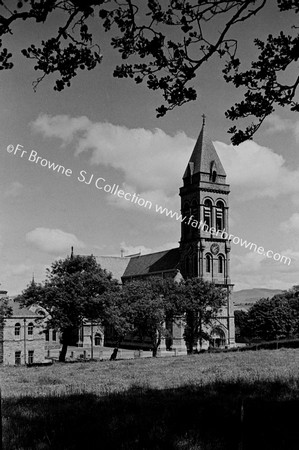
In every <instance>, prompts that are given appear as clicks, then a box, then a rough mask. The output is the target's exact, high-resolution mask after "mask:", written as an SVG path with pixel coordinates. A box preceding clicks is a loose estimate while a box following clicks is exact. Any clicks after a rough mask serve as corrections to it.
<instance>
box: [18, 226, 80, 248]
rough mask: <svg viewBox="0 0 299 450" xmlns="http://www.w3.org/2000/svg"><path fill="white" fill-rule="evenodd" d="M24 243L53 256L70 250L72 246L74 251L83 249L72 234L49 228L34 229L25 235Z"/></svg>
mask: <svg viewBox="0 0 299 450" xmlns="http://www.w3.org/2000/svg"><path fill="white" fill-rule="evenodd" d="M26 241H27V242H29V243H30V244H33V245H34V246H35V247H37V248H38V249H39V250H42V251H44V252H47V253H55V254H59V253H60V252H65V251H67V250H70V247H72V246H73V247H75V249H82V248H84V247H85V245H84V243H83V242H81V241H79V240H78V239H77V237H76V236H75V235H74V234H71V233H66V232H65V231H62V230H58V229H49V228H35V229H34V230H32V231H30V232H29V233H27V234H26Z"/></svg>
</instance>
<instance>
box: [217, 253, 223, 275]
mask: <svg viewBox="0 0 299 450" xmlns="http://www.w3.org/2000/svg"><path fill="white" fill-rule="evenodd" d="M223 271H224V258H223V256H222V255H219V256H218V273H223Z"/></svg>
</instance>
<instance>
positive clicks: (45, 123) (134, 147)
mask: <svg viewBox="0 0 299 450" xmlns="http://www.w3.org/2000/svg"><path fill="white" fill-rule="evenodd" d="M33 129H34V130H35V131H38V132H41V133H42V134H44V136H55V137H58V138H60V139H62V140H63V142H64V143H65V144H66V143H68V142H70V141H71V140H72V138H77V145H76V154H77V155H79V154H81V153H85V152H86V153H87V154H90V162H91V163H92V164H94V165H103V166H106V167H112V168H114V169H116V170H118V171H120V172H121V173H122V174H123V176H124V187H125V186H129V187H130V189H131V191H133V192H136V193H138V194H140V195H141V196H142V197H144V198H147V199H149V200H151V201H152V202H153V203H154V202H158V203H159V204H163V206H166V205H165V202H168V201H169V200H171V197H173V196H174V195H175V194H176V195H177V190H178V186H180V185H181V184H182V176H183V172H184V170H185V167H186V165H187V162H188V159H189V157H190V155H191V152H192V148H193V146H194V142H195V141H194V139H191V138H189V137H188V136H186V134H185V133H183V132H178V133H177V134H176V135H175V136H170V135H168V134H166V133H165V132H164V131H162V130H160V129H158V128H157V129H155V130H153V131H151V130H146V129H144V128H135V129H129V128H126V127H124V126H118V125H113V124H110V123H92V122H91V121H89V120H88V119H87V118H86V117H79V118H75V119H73V118H71V117H68V116H55V117H50V116H47V115H43V116H40V117H38V119H37V120H36V121H35V122H34V123H33ZM107 182H109V183H110V184H113V183H112V180H107ZM149 195H150V196H151V198H149ZM107 200H108V198H107ZM108 201H111V202H115V201H116V202H117V204H118V205H119V206H121V207H123V208H127V207H129V204H127V205H125V203H126V202H125V201H124V200H121V201H118V200H117V199H112V198H111V199H109V200H108Z"/></svg>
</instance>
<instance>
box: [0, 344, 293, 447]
mask: <svg viewBox="0 0 299 450" xmlns="http://www.w3.org/2000/svg"><path fill="white" fill-rule="evenodd" d="M0 375H1V386H2V413H3V420H2V421H3V429H4V443H5V446H4V448H5V449H8V450H10V449H55V450H56V449H84V450H85V449H89V448H92V449H93V448H95V449H98V448H99V449H100V448H101V449H102V448H103V449H114V448H115V449H128V450H131V449H132V450H133V449H186V450H187V449H188V450H189V449H201V450H218V449H227V450H234V449H236V450H237V449H243V450H244V449H248V450H249V449H254V450H256V449H259V448H261V449H263V450H265V449H271V450H273V449H277V450H278V449H279V450H282V449H286V450H292V449H297V448H298V442H299V430H298V426H297V421H298V415H299V350H298V349H281V350H273V351H268V350H260V351H256V352H254V351H250V352H240V353H239V352H235V353H216V354H213V353H211V354H208V353H205V354H200V355H194V356H182V357H172V358H166V357H165V358H156V359H138V360H126V361H113V362H110V361H103V362H85V363H73V364H54V365H53V366H50V367H32V368H25V367H2V368H1V369H0Z"/></svg>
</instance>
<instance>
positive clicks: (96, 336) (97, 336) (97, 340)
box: [94, 333, 102, 345]
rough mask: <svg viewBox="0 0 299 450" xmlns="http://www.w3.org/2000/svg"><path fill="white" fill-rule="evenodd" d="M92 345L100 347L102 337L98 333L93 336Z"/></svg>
mask: <svg viewBox="0 0 299 450" xmlns="http://www.w3.org/2000/svg"><path fill="white" fill-rule="evenodd" d="M94 345H102V336H101V335H100V333H96V334H95V336H94Z"/></svg>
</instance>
